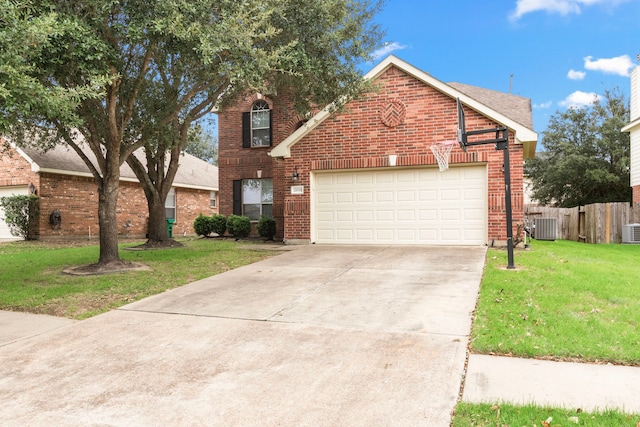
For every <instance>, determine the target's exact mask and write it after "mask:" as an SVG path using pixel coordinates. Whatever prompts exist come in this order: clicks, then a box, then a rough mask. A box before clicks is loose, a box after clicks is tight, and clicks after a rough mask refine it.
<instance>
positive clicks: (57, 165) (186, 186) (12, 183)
mask: <svg viewBox="0 0 640 427" xmlns="http://www.w3.org/2000/svg"><path fill="white" fill-rule="evenodd" d="M120 173H121V181H120V194H119V197H118V207H117V209H118V210H117V220H118V233H119V235H120V236H122V237H136V238H139V237H144V236H145V235H146V232H147V221H148V208H147V201H146V198H145V195H144V192H143V190H142V187H141V186H140V184H139V182H138V180H137V179H136V177H135V175H134V173H133V171H132V170H131V169H130V168H129V167H128V166H127V165H126V164H125V165H123V166H122V168H121V170H120ZM12 194H37V195H38V196H39V197H40V201H39V203H40V218H39V220H38V226H37V230H36V235H37V236H38V237H39V238H40V239H54V238H93V237H95V238H96V239H97V236H98V190H97V186H96V184H95V182H94V180H93V176H92V175H91V173H90V172H89V169H88V168H87V167H86V165H85V164H84V163H83V162H82V160H81V159H80V157H78V155H77V154H76V153H75V152H73V151H71V150H70V149H67V148H66V147H62V146H58V147H55V148H54V149H53V150H51V151H48V152H46V153H41V152H39V151H38V150H36V149H32V148H16V147H10V148H9V150H8V151H7V152H3V153H0V197H3V196H9V195H12ZM217 197H218V168H217V167H216V166H214V165H210V164H208V163H207V162H205V161H203V160H200V159H198V158H196V157H194V156H191V155H189V154H184V156H183V157H182V158H181V160H180V167H179V168H178V172H177V174H176V177H175V180H174V183H173V188H172V190H171V192H170V194H169V196H168V197H167V203H166V212H167V218H173V219H175V224H174V226H173V235H174V236H183V235H193V234H194V230H193V221H194V219H195V218H196V217H197V216H198V215H199V214H200V213H203V214H204V215H211V214H213V213H217V212H218V206H217V205H218V201H217ZM54 211H57V212H59V213H60V219H61V221H60V224H50V222H51V220H50V216H51V214H52V213H53V212H54ZM54 222H55V221H54ZM12 237H13V236H12V235H11V233H10V232H9V229H8V227H7V225H6V223H5V222H4V218H3V215H2V212H1V211H0V238H12Z"/></svg>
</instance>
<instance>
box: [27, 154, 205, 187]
mask: <svg viewBox="0 0 640 427" xmlns="http://www.w3.org/2000/svg"><path fill="white" fill-rule="evenodd" d="M21 150H22V151H23V152H24V153H25V154H26V155H27V156H29V158H30V159H31V160H32V161H33V162H34V163H35V164H36V165H38V166H39V167H40V169H41V170H46V171H49V172H58V173H65V172H68V173H71V174H73V173H75V174H78V173H80V174H89V168H87V165H85V164H84V162H83V161H82V159H81V158H80V157H79V156H78V155H77V154H76V153H75V151H73V150H72V149H71V148H69V147H67V146H63V145H58V146H56V147H54V148H53V149H51V150H49V151H46V152H42V151H40V150H39V149H36V148H33V147H21ZM87 154H90V156H91V158H93V154H92V153H90V152H89V150H87ZM120 176H121V177H122V178H126V179H134V180H136V176H135V174H134V173H133V171H132V170H131V168H130V167H129V166H128V165H127V164H126V163H125V164H124V165H122V166H121V168H120ZM173 185H174V186H175V187H196V188H203V189H209V190H212V191H217V190H218V167H217V166H214V165H211V164H209V163H207V162H205V161H204V160H201V159H199V158H197V157H195V156H192V155H190V154H187V153H183V155H181V157H180V166H179V167H178V172H177V173H176V177H175V179H174V180H173Z"/></svg>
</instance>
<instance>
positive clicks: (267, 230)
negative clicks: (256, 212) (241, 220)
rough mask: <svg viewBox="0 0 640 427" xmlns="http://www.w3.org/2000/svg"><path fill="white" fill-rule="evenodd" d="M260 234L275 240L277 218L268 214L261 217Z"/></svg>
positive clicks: (259, 223)
mask: <svg viewBox="0 0 640 427" xmlns="http://www.w3.org/2000/svg"><path fill="white" fill-rule="evenodd" d="M258 234H260V237H263V238H265V239H268V240H273V236H275V235H276V220H275V219H273V218H269V217H266V216H262V217H260V221H258Z"/></svg>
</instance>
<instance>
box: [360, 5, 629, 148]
mask: <svg viewBox="0 0 640 427" xmlns="http://www.w3.org/2000/svg"><path fill="white" fill-rule="evenodd" d="M375 21H376V22H377V23H379V24H380V25H381V26H382V28H383V29H384V30H385V31H386V36H385V39H384V40H385V44H386V47H385V48H384V49H381V50H380V51H377V52H376V57H377V58H378V59H377V61H376V62H378V61H379V60H380V59H382V58H384V57H385V56H387V55H388V54H390V53H392V54H394V55H396V56H398V57H399V58H401V59H403V60H404V61H407V62H409V63H410V64H412V65H413V66H415V67H417V68H419V69H421V70H423V71H425V72H428V73H430V74H431V75H432V76H433V77H435V78H437V79H438V80H441V81H444V82H460V83H465V84H470V85H474V86H480V87H484V88H487V89H493V90H498V91H502V92H509V90H510V88H512V89H511V90H512V92H513V93H514V94H518V95H521V96H525V97H527V98H531V103H532V106H533V124H534V128H535V131H537V132H538V133H539V134H542V132H543V131H544V130H545V129H546V127H547V123H548V120H549V117H550V116H551V115H553V114H555V113H556V112H557V111H564V110H565V109H566V108H567V107H568V106H572V105H575V106H579V105H586V104H589V103H591V102H592V101H593V99H594V97H595V96H598V95H601V94H603V93H604V91H605V90H608V89H613V88H615V87H618V88H620V89H621V90H622V92H623V93H625V94H626V96H627V98H628V96H629V72H630V71H631V69H632V68H633V67H634V66H635V65H637V64H638V63H639V61H638V60H637V58H636V57H637V55H638V54H640V0H493V1H492V0H489V1H482V0H449V1H446V0H387V2H386V4H385V6H384V9H383V10H382V12H381V13H380V14H378V15H377V17H376V18H375ZM373 65H375V62H374V63H372V64H365V65H364V66H363V67H362V68H363V71H364V72H366V71H368V70H369V69H370V68H372V67H373ZM511 75H513V78H511ZM540 136H541V137H542V135H540ZM538 149H540V147H539V148H538Z"/></svg>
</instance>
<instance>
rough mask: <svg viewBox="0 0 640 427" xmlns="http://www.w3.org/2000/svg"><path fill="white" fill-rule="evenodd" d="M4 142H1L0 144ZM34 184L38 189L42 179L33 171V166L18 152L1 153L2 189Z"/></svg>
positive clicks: (9, 150)
mask: <svg viewBox="0 0 640 427" xmlns="http://www.w3.org/2000/svg"><path fill="white" fill-rule="evenodd" d="M3 143H4V141H3V140H0V144H3ZM29 184H33V185H34V186H35V187H36V188H38V186H39V184H40V178H39V176H38V174H37V173H35V172H32V171H31V164H30V163H29V162H28V161H26V160H25V158H24V157H22V156H21V155H20V154H18V152H17V151H16V150H14V149H12V148H9V149H8V150H7V151H6V152H0V187H7V186H9V187H12V186H22V185H29Z"/></svg>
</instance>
